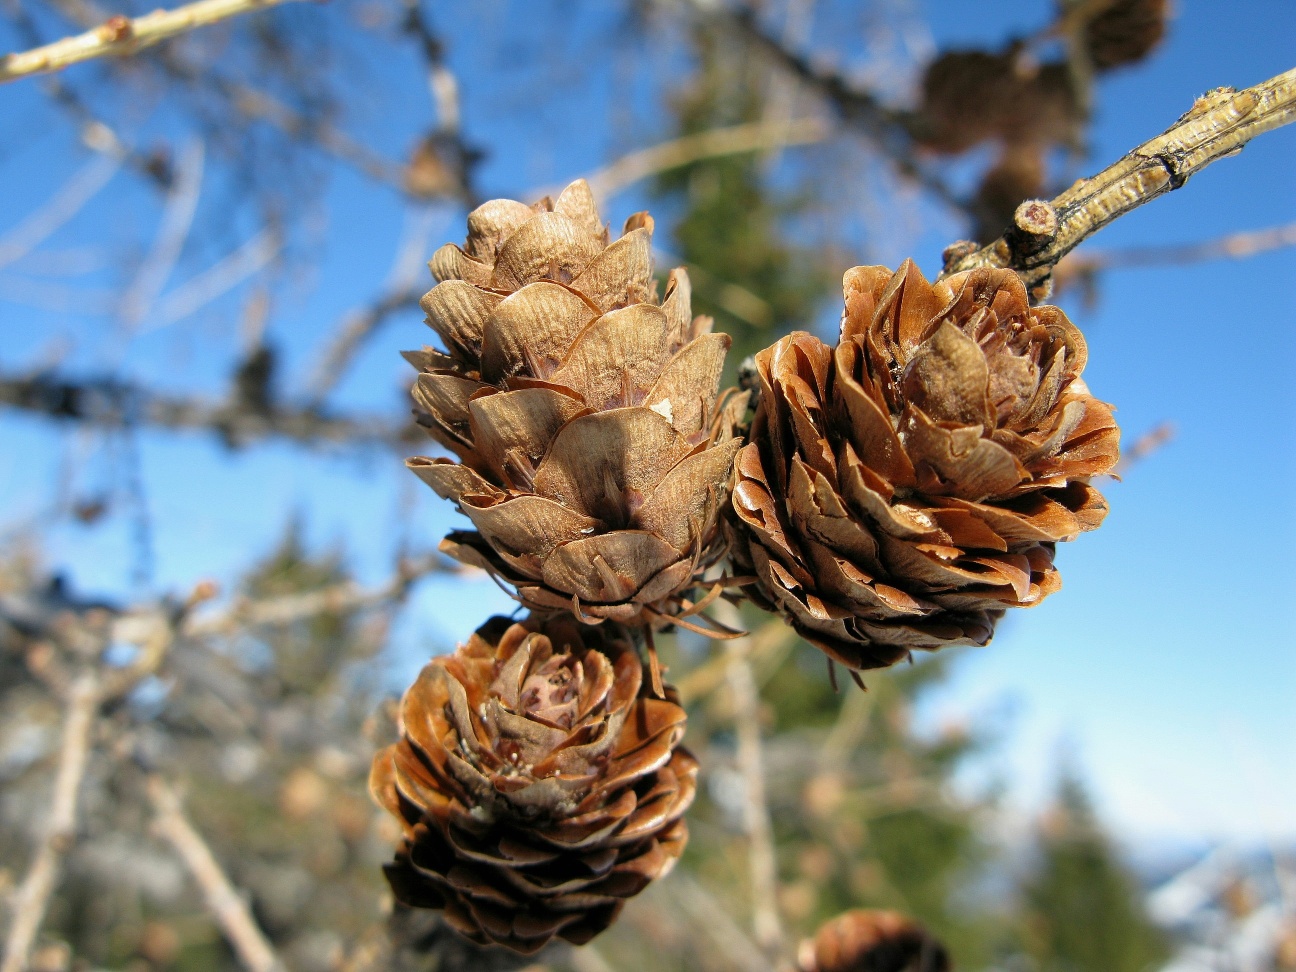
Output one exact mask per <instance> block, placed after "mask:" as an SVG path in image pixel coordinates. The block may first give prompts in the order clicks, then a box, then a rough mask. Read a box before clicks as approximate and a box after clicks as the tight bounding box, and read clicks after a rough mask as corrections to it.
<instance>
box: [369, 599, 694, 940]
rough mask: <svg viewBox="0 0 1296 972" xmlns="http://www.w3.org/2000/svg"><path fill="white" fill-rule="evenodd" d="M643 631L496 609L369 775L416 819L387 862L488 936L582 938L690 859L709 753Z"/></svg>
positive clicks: (423, 683)
mask: <svg viewBox="0 0 1296 972" xmlns="http://www.w3.org/2000/svg"><path fill="white" fill-rule="evenodd" d="M643 674H644V673H643V666H642V665H641V663H640V661H639V657H638V654H637V653H636V651H635V649H634V647H633V645H632V644H631V641H630V636H629V632H628V631H627V630H626V629H625V628H623V627H621V626H620V625H617V624H615V623H612V622H609V623H606V624H604V625H601V626H598V627H589V626H584V625H580V624H578V623H577V622H575V621H574V620H573V619H571V618H567V617H559V618H554V619H551V620H548V621H545V622H540V621H537V620H534V619H530V620H527V621H524V622H522V623H518V624H513V623H511V622H510V621H509V619H507V618H494V619H492V620H491V621H489V622H487V624H485V625H484V626H482V627H481V628H480V629H478V631H477V632H476V633H475V634H474V635H473V636H472V637H471V638H470V639H469V640H468V642H467V644H465V645H461V646H460V647H459V649H458V650H457V651H456V652H455V653H454V654H453V655H449V656H446V657H442V658H437V659H434V660H433V661H432V662H431V664H429V665H428V666H427V667H426V668H424V669H423V672H422V674H421V675H420V676H419V678H418V681H417V682H415V683H414V685H413V687H412V688H410V689H409V691H408V692H406V694H405V698H404V700H403V702H402V710H401V716H402V719H401V722H402V729H401V732H402V737H401V739H400V741H399V742H397V743H396V744H395V745H393V746H389V747H388V748H386V749H384V750H382V751H381V752H380V753H378V755H377V756H376V757H375V758H374V763H373V769H372V772H371V774H370V790H371V792H372V793H373V795H374V798H375V799H376V800H377V801H378V802H379V803H380V804H381V805H382V806H383V807H385V808H386V809H387V810H388V811H389V812H390V813H392V814H393V815H395V816H396V818H397V819H398V820H399V821H400V822H401V825H402V827H403V828H404V841H403V842H402V844H401V847H400V849H399V850H398V851H397V854H396V859H395V862H394V863H392V864H389V865H388V866H387V869H386V871H387V878H388V881H389V882H390V883H391V886H392V890H393V892H394V893H395V895H396V897H397V898H398V899H399V900H401V901H402V902H404V903H405V904H407V905H411V906H414V907H423V908H437V909H441V910H443V911H444V913H445V918H446V921H447V922H449V923H450V925H451V926H452V927H454V928H455V929H456V930H458V931H459V932H461V933H462V934H463V935H465V936H466V937H468V938H470V939H471V940H473V941H475V942H478V943H479V944H488V943H492V942H494V943H498V944H501V945H506V946H508V947H509V948H512V949H514V950H516V951H519V952H525V953H530V952H534V951H536V950H537V949H539V948H540V947H541V946H543V945H544V944H545V943H546V942H547V941H549V940H550V939H551V938H553V937H554V936H555V935H556V936H559V937H561V938H564V939H566V940H567V941H569V942H574V943H577V944H579V943H583V942H586V941H589V940H590V939H591V938H593V937H594V936H595V935H596V934H598V933H599V932H600V931H602V930H603V929H605V928H607V927H608V925H610V924H611V923H612V921H613V920H614V919H615V918H616V916H617V913H618V912H619V911H620V909H621V907H622V905H623V903H624V901H625V899H626V898H628V897H631V896H632V895H635V894H638V893H639V892H640V891H642V890H643V889H644V887H646V886H647V885H648V883H649V882H650V881H652V880H653V879H654V878H657V877H660V876H661V875H663V874H665V873H666V872H668V871H669V870H670V869H671V867H672V866H673V865H674V863H675V861H676V860H678V859H679V856H680V853H681V852H682V851H683V849H684V844H685V841H686V840H687V837H688V829H687V827H686V825H685V823H684V820H683V817H682V815H683V813H684V811H685V810H686V809H688V806H689V804H690V803H692V801H693V795H694V791H695V788H696V778H697V762H696V761H695V760H694V759H693V757H692V756H691V755H689V753H688V752H687V750H685V749H683V748H680V747H679V745H678V744H679V741H680V738H681V737H682V736H683V734H684V719H685V716H684V710H683V709H682V708H681V707H680V706H679V703H678V697H677V696H676V694H675V693H674V691H673V690H671V689H667V692H666V697H665V698H654V697H652V696H651V695H650V694H649V693H648V692H647V691H645V688H644V677H643Z"/></svg>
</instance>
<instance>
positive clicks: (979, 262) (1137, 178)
mask: <svg viewBox="0 0 1296 972" xmlns="http://www.w3.org/2000/svg"><path fill="white" fill-rule="evenodd" d="M1292 121H1296V68H1294V69H1292V70H1290V71H1287V72H1285V73H1284V74H1280V75H1278V76H1277V77H1275V78H1271V79H1269V80H1268V81H1265V82H1264V83H1262V84H1258V85H1256V86H1255V87H1252V88H1246V89H1244V90H1242V91H1235V90H1233V89H1232V88H1216V89H1215V90H1214V91H1208V92H1207V93H1206V94H1204V95H1202V96H1201V97H1200V98H1198V99H1197V101H1196V103H1195V104H1194V105H1193V106H1192V108H1191V109H1190V110H1189V111H1188V113H1187V114H1185V115H1183V116H1182V117H1181V118H1180V119H1179V120H1178V121H1177V122H1175V123H1174V124H1173V125H1172V126H1170V128H1168V129H1166V131H1164V132H1163V133H1162V134H1160V135H1158V136H1157V137H1156V138H1154V139H1151V140H1150V141H1147V142H1144V143H1143V144H1142V145H1140V146H1139V147H1138V148H1136V149H1134V150H1133V151H1132V152H1130V153H1129V154H1128V155H1126V156H1125V157H1124V158H1122V159H1120V160H1119V161H1117V162H1115V163H1113V164H1112V165H1109V166H1108V167H1107V168H1105V169H1103V170H1102V171H1101V172H1099V173H1098V174H1097V175H1095V176H1093V177H1092V178H1089V179H1080V180H1078V181H1077V182H1076V183H1075V184H1074V185H1073V186H1071V188H1069V189H1067V190H1066V191H1065V192H1063V193H1062V194H1061V195H1059V196H1057V197H1056V198H1054V199H1053V200H1052V201H1049V202H1045V201H1043V200H1030V201H1027V202H1024V203H1022V204H1021V206H1019V207H1018V208H1017V214H1016V216H1015V217H1014V223H1015V225H1014V227H1013V228H1012V229H1010V230H1009V231H1008V232H1007V233H1005V234H1004V235H1003V236H1002V237H1000V238H999V239H998V240H995V241H994V242H993V243H991V244H989V245H988V246H984V247H981V248H979V249H977V248H976V247H975V246H974V245H973V244H957V243H956V244H955V245H954V246H952V247H950V248H949V249H948V250H946V255H945V269H944V271H943V272H942V274H941V277H947V276H949V275H950V274H952V273H958V272H960V271H963V270H972V269H975V268H977V267H1009V268H1011V269H1013V270H1016V271H1017V273H1018V274H1020V276H1021V278H1022V280H1024V281H1025V282H1026V284H1027V286H1028V287H1031V288H1032V292H1033V293H1034V294H1035V295H1037V296H1038V297H1041V298H1042V297H1044V296H1046V295H1047V293H1048V281H1049V279H1050V277H1051V275H1052V273H1053V268H1054V267H1055V266H1056V265H1057V263H1058V261H1059V260H1061V259H1062V258H1063V257H1064V256H1066V255H1067V254H1068V253H1070V252H1071V251H1072V250H1073V249H1075V248H1076V247H1077V246H1079V245H1080V243H1081V242H1083V241H1084V240H1086V239H1088V238H1089V237H1090V236H1092V235H1093V234H1094V233H1096V232H1098V230H1100V229H1102V228H1103V227H1104V226H1106V225H1107V224H1108V223H1110V222H1112V221H1114V220H1116V219H1117V218H1119V217H1120V216H1123V215H1125V214H1126V213H1128V212H1130V211H1131V210H1134V209H1137V208H1138V207H1139V206H1142V205H1143V204H1144V203H1146V202H1150V201H1151V200H1153V199H1155V198H1157V197H1158V196H1161V195H1164V194H1165V193H1167V192H1171V191H1173V190H1175V189H1178V188H1180V187H1181V186H1183V185H1184V184H1185V183H1186V182H1187V181H1188V180H1189V178H1191V177H1192V176H1193V175H1195V174H1196V173H1197V172H1200V171H1201V170H1202V169H1204V168H1206V166H1208V165H1210V164H1211V163H1212V162H1215V161H1218V160H1219V159H1223V158H1227V157H1228V156H1230V155H1234V154H1236V153H1237V152H1239V151H1241V150H1242V147H1243V146H1244V145H1246V143H1247V142H1249V141H1251V139H1253V138H1255V137H1256V136H1257V135H1260V134H1261V133H1263V132H1267V131H1269V130H1270V129H1274V128H1278V127H1279V126H1281V125H1286V124H1289V123H1290V122H1292Z"/></svg>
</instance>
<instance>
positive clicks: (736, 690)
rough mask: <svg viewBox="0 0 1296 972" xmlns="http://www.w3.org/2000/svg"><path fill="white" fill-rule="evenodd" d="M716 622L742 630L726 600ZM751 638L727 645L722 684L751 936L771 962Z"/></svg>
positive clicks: (766, 816) (768, 829)
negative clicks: (738, 790) (729, 709)
mask: <svg viewBox="0 0 1296 972" xmlns="http://www.w3.org/2000/svg"><path fill="white" fill-rule="evenodd" d="M715 614H716V619H717V620H718V621H720V623H722V624H724V625H727V626H728V627H731V628H737V629H740V630H741V626H742V617H741V615H740V614H739V613H738V609H737V608H736V607H734V606H733V605H732V604H730V603H729V602H727V601H723V602H719V603H717V604H716V608H715ZM751 647H752V638H751V636H750V635H747V636H745V637H742V638H734V639H731V640H729V641H726V642H725V657H726V659H727V661H728V665H727V669H726V681H727V683H728V686H729V692H730V694H731V695H732V696H733V705H734V729H735V731H736V733H737V737H738V771H739V773H741V774H742V778H743V789H744V791H745V796H746V806H745V808H744V814H743V816H744V825H745V828H746V831H747V862H748V868H749V871H750V874H751V887H750V889H749V890H750V894H751V904H752V933H753V935H754V936H755V939H756V944H757V945H759V946H760V947H761V948H762V949H764V951H765V952H766V954H768V955H769V956H770V957H771V958H773V957H775V956H777V954H778V952H779V949H780V948H781V947H782V944H783V927H782V923H781V922H780V921H779V913H778V860H777V858H776V856H775V851H774V827H773V823H772V822H771V820H770V812H769V803H768V802H767V800H766V798H765V766H764V753H763V748H762V746H761V728H760V708H761V702H760V692H759V691H758V690H757V688H756V679H755V677H754V676H753V674H752V669H751V664H750V661H749V659H748V653H749V652H750V650H751Z"/></svg>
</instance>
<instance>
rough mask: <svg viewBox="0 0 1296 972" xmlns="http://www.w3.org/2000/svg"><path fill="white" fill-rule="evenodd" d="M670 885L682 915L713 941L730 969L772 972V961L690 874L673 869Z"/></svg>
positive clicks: (744, 971)
mask: <svg viewBox="0 0 1296 972" xmlns="http://www.w3.org/2000/svg"><path fill="white" fill-rule="evenodd" d="M671 885H672V889H673V890H674V892H675V894H674V900H675V902H676V903H677V904H678V906H679V907H680V909H681V910H682V911H683V913H684V914H685V916H687V917H688V919H689V920H690V921H692V922H694V923H695V925H696V926H697V927H698V928H699V929H700V930H702V931H703V932H704V933H705V934H706V935H707V936H708V937H709V938H710V939H711V940H712V941H713V942H715V944H716V945H717V946H718V950H719V951H720V952H722V953H723V954H724V956H725V957H726V958H727V959H728V960H729V964H730V966H731V967H732V968H735V969H741V970H742V972H774V969H775V963H774V962H773V961H772V960H771V959H770V958H769V956H767V955H765V954H764V953H762V952H761V950H760V949H759V948H757V947H756V943H755V942H753V941H752V940H751V939H750V938H748V937H747V935H746V934H745V933H744V932H743V930H742V929H741V928H740V927H738V925H737V924H735V923H734V920H733V919H732V918H730V917H729V914H728V912H726V911H725V909H724V908H723V907H721V905H720V903H719V902H717V901H716V899H715V897H714V896H713V895H712V894H711V893H710V892H709V891H707V889H706V888H704V887H703V886H702V885H700V884H699V883H698V882H697V881H696V880H694V879H693V877H692V876H690V875H688V874H684V873H681V871H679V870H677V871H676V872H675V873H674V874H672V875H671Z"/></svg>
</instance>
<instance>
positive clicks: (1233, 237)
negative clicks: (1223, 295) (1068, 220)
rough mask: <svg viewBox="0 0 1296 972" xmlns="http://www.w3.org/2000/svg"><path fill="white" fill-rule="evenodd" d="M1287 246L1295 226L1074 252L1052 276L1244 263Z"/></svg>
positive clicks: (1295, 239)
mask: <svg viewBox="0 0 1296 972" xmlns="http://www.w3.org/2000/svg"><path fill="white" fill-rule="evenodd" d="M1289 246H1296V223H1288V224H1287V225H1285V226H1271V227H1269V228H1267V229H1259V230H1244V231H1243V232H1240V233H1229V234H1227V235H1226V236H1221V237H1218V238H1216V239H1213V240H1203V241H1201V242H1200V243H1170V244H1166V245H1164V246H1131V247H1122V248H1120V249H1114V250H1096V251H1092V252H1090V251H1086V252H1084V253H1076V254H1074V255H1073V256H1068V257H1067V258H1066V259H1065V261H1063V262H1062V263H1059V264H1058V266H1057V268H1056V271H1055V274H1054V275H1055V276H1056V277H1057V278H1059V279H1060V278H1061V277H1062V276H1063V275H1064V274H1065V275H1068V276H1071V275H1075V274H1079V273H1093V272H1096V271H1099V270H1134V269H1137V268H1140V267H1158V266H1171V265H1182V264H1188V263H1206V262H1208V261H1210V260H1245V259H1246V258H1247V257H1252V256H1255V255H1256V254H1258V253H1268V252H1269V251H1270V250H1281V249H1284V248H1285V247H1289Z"/></svg>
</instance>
